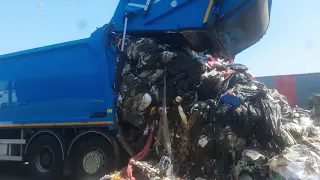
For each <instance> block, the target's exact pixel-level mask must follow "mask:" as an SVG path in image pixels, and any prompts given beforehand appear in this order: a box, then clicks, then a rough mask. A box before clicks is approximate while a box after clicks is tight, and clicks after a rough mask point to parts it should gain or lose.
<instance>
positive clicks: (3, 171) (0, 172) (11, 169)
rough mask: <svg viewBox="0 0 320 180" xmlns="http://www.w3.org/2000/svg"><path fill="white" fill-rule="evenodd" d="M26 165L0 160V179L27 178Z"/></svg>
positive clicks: (16, 179)
mask: <svg viewBox="0 0 320 180" xmlns="http://www.w3.org/2000/svg"><path fill="white" fill-rule="evenodd" d="M27 171H28V169H27V165H25V164H22V163H12V162H9V163H8V162H0V180H27V178H26V176H27Z"/></svg>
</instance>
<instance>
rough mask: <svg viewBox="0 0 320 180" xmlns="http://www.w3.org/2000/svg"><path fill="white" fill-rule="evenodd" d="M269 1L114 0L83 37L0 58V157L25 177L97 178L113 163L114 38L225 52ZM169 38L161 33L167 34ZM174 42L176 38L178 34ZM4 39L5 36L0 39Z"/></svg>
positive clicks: (243, 40) (245, 42) (255, 30)
mask: <svg viewBox="0 0 320 180" xmlns="http://www.w3.org/2000/svg"><path fill="white" fill-rule="evenodd" d="M271 3H272V0H120V1H119V4H118V6H117V9H116V11H115V13H114V16H113V18H112V19H111V21H110V22H109V23H108V24H106V25H105V26H103V27H101V28H98V29H97V30H96V31H95V32H93V33H92V34H91V36H90V37H89V38H87V39H81V40H77V41H72V42H66V43H61V44H56V45H51V46H46V47H41V48H36V49H31V50H26V51H22V52H16V53H12V54H5V55H1V56H0V105H1V108H0V128H1V129H0V138H1V139H0V160H4V161H21V162H28V164H29V165H28V166H29V168H30V170H29V171H30V174H31V176H32V177H33V179H36V178H40V179H42V180H43V179H46V180H53V179H60V177H61V176H62V174H63V172H71V173H72V174H74V175H76V176H77V177H78V180H79V179H86V178H88V177H94V178H100V177H101V174H103V173H106V171H110V170H112V169H114V168H118V167H117V166H119V164H120V162H121V159H122V157H126V155H125V154H126V153H125V151H122V149H124V148H123V145H122V144H121V143H119V141H118V140H117V138H116V134H117V132H118V130H119V128H120V127H119V126H118V124H117V115H116V114H117V113H116V112H117V109H116V106H115V100H116V98H117V93H116V92H115V89H114V81H115V79H117V77H116V75H115V74H116V73H115V70H116V68H115V67H116V64H117V63H116V61H117V54H118V52H120V51H121V50H123V48H124V46H125V43H124V41H122V44H121V47H120V48H117V46H115V40H114V39H115V37H118V36H120V37H121V36H122V37H125V36H126V35H131V36H157V37H160V39H161V37H162V36H163V39H169V40H171V41H172V40H173V41H178V39H176V38H178V37H179V38H180V39H181V38H182V39H184V40H186V42H188V43H189V44H191V45H192V47H193V49H195V50H197V51H204V50H209V51H211V50H213V49H217V48H219V50H220V51H221V52H223V53H224V54H225V55H226V56H227V57H229V58H230V59H233V58H234V57H235V55H236V54H238V53H240V52H241V51H243V50H245V49H246V48H248V47H250V46H251V45H253V44H255V43H256V42H258V41H259V40H260V39H261V38H262V37H263V35H264V34H265V32H266V31H267V29H268V25H269V20H270V10H271ZM168 36H169V38H167V37H168ZM179 41H180V40H179ZM2 43H5V42H2Z"/></svg>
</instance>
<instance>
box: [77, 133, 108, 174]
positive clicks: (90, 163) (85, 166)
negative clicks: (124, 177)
mask: <svg viewBox="0 0 320 180" xmlns="http://www.w3.org/2000/svg"><path fill="white" fill-rule="evenodd" d="M73 162H74V164H73V165H72V166H73V168H74V169H73V174H74V176H75V178H76V179H77V180H97V179H100V178H102V177H103V176H104V175H106V174H107V173H109V172H111V171H112V170H113V168H114V167H113V166H114V153H113V148H112V146H111V144H110V143H109V141H107V140H106V139H105V138H103V137H100V136H94V137H92V138H89V139H86V140H84V141H83V142H81V143H80V147H79V148H78V149H77V150H76V151H75V154H74V161H73Z"/></svg>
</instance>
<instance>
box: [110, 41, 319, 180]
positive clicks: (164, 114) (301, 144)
mask: <svg viewBox="0 0 320 180" xmlns="http://www.w3.org/2000/svg"><path fill="white" fill-rule="evenodd" d="M124 52H125V53H120V54H119V58H118V62H117V63H118V64H117V73H118V76H116V81H115V82H116V87H118V100H117V107H118V116H119V125H120V126H121V127H122V128H121V129H122V130H121V132H120V133H122V135H123V137H125V139H126V141H127V142H128V144H130V147H128V149H129V150H128V149H127V150H128V151H129V152H130V154H131V156H132V158H131V160H130V162H129V165H128V167H125V168H124V169H123V170H122V171H118V172H116V173H114V174H111V175H108V176H105V177H104V179H113V180H118V179H119V180H120V179H128V178H130V179H134V177H135V179H139V180H140V179H192V180H193V179H198V180H200V179H223V180H224V179H234V180H256V179H262V180H263V179H285V180H289V179H290V180H298V179H301V180H302V179H308V180H316V179H320V128H319V127H316V126H314V125H313V122H312V120H311V119H310V112H309V111H307V110H304V109H301V108H298V107H296V108H291V107H290V106H289V104H288V102H287V100H286V98H285V97H284V96H283V95H281V94H279V93H278V92H277V91H276V90H271V89H267V88H266V86H265V85H264V84H263V83H261V82H258V81H255V80H254V77H253V75H252V74H251V73H250V72H249V70H248V68H247V67H246V66H245V65H242V64H237V63H233V62H232V61H225V60H224V59H222V58H221V57H219V56H220V55H219V54H218V53H217V54H212V55H208V54H203V53H198V52H195V51H193V50H191V49H190V48H188V47H184V48H177V47H170V46H169V45H166V44H160V43H159V42H158V41H157V40H156V39H152V38H136V39H135V38H131V37H130V38H129V37H128V38H127V39H126V48H125V50H124ZM119 74H120V75H119Z"/></svg>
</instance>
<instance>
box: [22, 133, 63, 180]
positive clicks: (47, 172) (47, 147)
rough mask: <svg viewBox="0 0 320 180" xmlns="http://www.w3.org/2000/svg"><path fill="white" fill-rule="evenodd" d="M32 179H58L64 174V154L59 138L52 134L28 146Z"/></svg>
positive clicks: (41, 137)
mask: <svg viewBox="0 0 320 180" xmlns="http://www.w3.org/2000/svg"><path fill="white" fill-rule="evenodd" d="M27 155H28V162H29V168H30V170H29V173H30V174H29V176H30V179H32V180H44V179H45V180H57V179H62V176H63V154H62V150H61V146H60V144H59V142H58V140H57V139H56V138H54V137H52V136H50V135H43V136H40V137H39V138H38V139H36V140H35V141H34V142H32V144H31V145H30V147H29V148H28V152H27Z"/></svg>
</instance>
